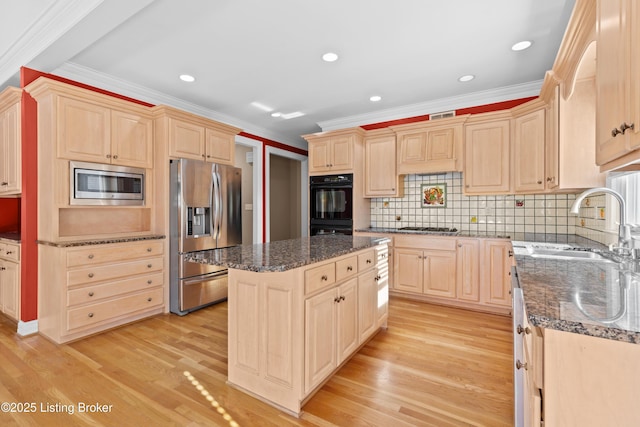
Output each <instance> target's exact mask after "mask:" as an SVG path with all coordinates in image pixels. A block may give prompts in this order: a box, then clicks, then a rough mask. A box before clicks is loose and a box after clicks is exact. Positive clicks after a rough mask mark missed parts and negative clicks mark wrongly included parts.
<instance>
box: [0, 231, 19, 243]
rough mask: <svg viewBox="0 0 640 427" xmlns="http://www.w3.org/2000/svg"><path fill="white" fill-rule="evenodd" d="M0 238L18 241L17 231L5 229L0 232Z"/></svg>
mask: <svg viewBox="0 0 640 427" xmlns="http://www.w3.org/2000/svg"><path fill="white" fill-rule="evenodd" d="M0 239H6V240H13V241H14V242H15V243H20V232H19V231H5V232H4V233H0Z"/></svg>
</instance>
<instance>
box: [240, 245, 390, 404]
mask: <svg viewBox="0 0 640 427" xmlns="http://www.w3.org/2000/svg"><path fill="white" fill-rule="evenodd" d="M387 263H388V248H387V245H386V244H383V245H378V246H376V247H373V248H369V249H364V250H362V251H359V252H354V253H352V254H348V255H343V256H340V257H336V258H333V259H331V260H328V261H323V262H320V263H317V264H313V265H310V266H305V267H300V268H296V269H292V270H287V271H283V272H251V271H244V270H235V269H231V270H230V271H229V298H228V304H229V307H228V308H229V341H228V342H229V353H228V355H229V356H228V357H229V365H228V366H229V371H228V378H229V384H231V385H233V386H235V387H237V388H239V389H241V390H244V391H248V392H249V393H251V394H252V395H254V396H257V397H259V398H261V399H262V400H264V401H266V402H268V403H270V404H272V405H274V406H276V407H278V408H280V409H283V410H285V411H287V412H289V413H292V414H295V415H298V414H299V413H300V411H301V408H302V406H303V405H304V403H305V402H306V401H307V400H308V399H309V398H310V397H311V396H312V395H313V393H314V392H315V391H316V390H318V388H319V387H320V386H321V385H322V384H323V383H324V382H325V381H326V380H327V379H329V377H330V376H331V375H332V374H333V373H334V372H335V371H336V370H337V369H338V368H339V367H340V366H341V364H343V363H344V362H345V361H346V360H348V359H349V357H351V356H352V355H353V354H354V353H355V352H356V351H357V350H358V348H360V347H361V346H362V345H363V344H364V343H366V341H367V340H368V339H370V338H371V337H372V336H373V335H374V334H375V333H376V332H377V331H378V329H379V327H380V326H383V325H385V324H386V320H387V307H388V305H387V303H388V286H389V285H388V265H387Z"/></svg>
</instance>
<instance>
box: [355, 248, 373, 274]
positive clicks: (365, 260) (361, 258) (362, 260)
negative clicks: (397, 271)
mask: <svg viewBox="0 0 640 427" xmlns="http://www.w3.org/2000/svg"><path fill="white" fill-rule="evenodd" d="M376 260H377V258H376V251H375V250H373V249H371V250H369V251H366V252H363V253H361V254H359V255H358V271H365V270H367V269H368V268H371V267H373V266H374V265H376Z"/></svg>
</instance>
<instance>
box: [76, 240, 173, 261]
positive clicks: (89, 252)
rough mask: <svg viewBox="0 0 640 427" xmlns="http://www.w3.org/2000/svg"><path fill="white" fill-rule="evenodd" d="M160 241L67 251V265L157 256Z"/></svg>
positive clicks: (160, 246)
mask: <svg viewBox="0 0 640 427" xmlns="http://www.w3.org/2000/svg"><path fill="white" fill-rule="evenodd" d="M162 248H163V245H162V241H146V242H141V243H135V244H127V245H123V246H121V245H118V246H92V247H89V248H83V249H78V250H70V251H69V252H67V267H78V266H82V265H93V264H101V263H105V262H114V261H126V260H130V259H132V258H141V257H148V256H157V255H160V254H162V252H163V249H162Z"/></svg>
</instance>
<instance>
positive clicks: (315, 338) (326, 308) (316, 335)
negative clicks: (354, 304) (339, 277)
mask: <svg viewBox="0 0 640 427" xmlns="http://www.w3.org/2000/svg"><path fill="white" fill-rule="evenodd" d="M337 299H338V290H337V289H336V288H332V289H329V290H327V291H325V292H322V293H321V294H318V295H316V296H314V297H311V298H308V299H307V300H306V301H305V332H306V333H305V352H304V353H305V363H304V370H305V381H304V384H305V386H304V390H305V394H306V393H309V392H311V390H313V389H314V388H315V387H316V386H317V385H318V384H320V383H321V382H322V381H323V380H324V378H326V376H327V375H329V374H330V373H331V372H332V371H333V369H334V368H335V367H336V366H337V355H338V351H337V349H336V343H337V339H336V336H337V327H336V323H337V317H336V310H337Z"/></svg>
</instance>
